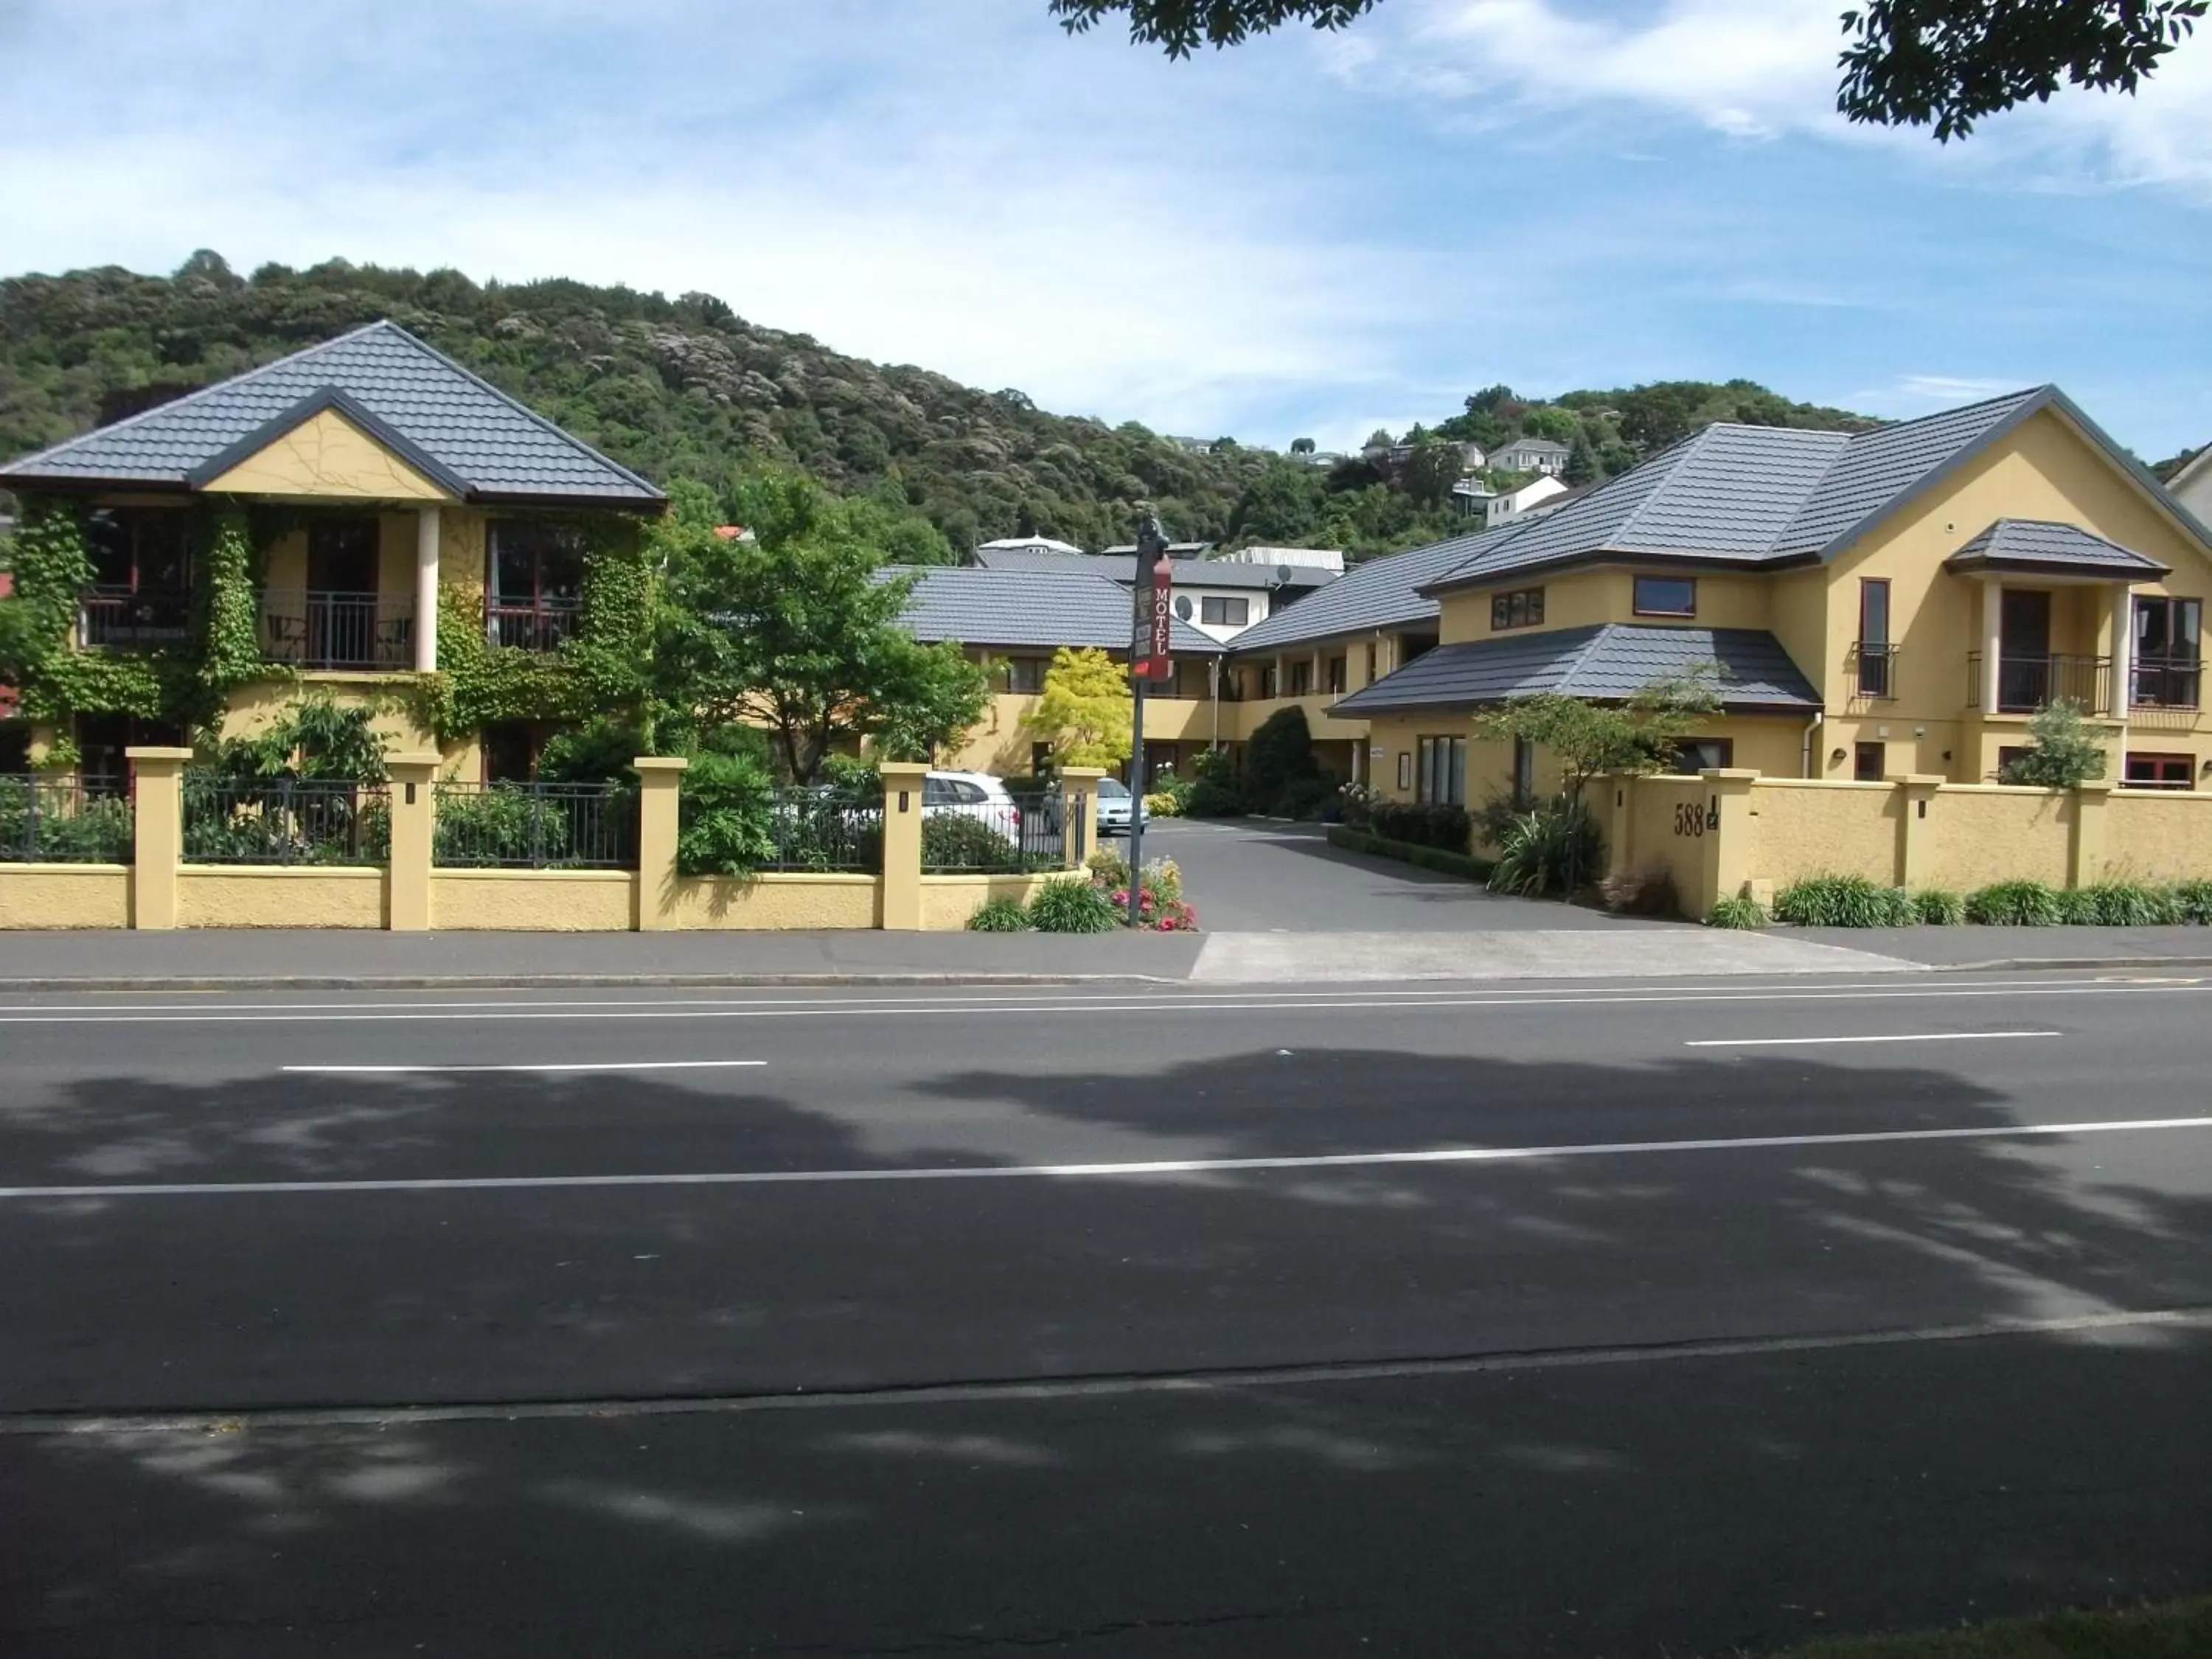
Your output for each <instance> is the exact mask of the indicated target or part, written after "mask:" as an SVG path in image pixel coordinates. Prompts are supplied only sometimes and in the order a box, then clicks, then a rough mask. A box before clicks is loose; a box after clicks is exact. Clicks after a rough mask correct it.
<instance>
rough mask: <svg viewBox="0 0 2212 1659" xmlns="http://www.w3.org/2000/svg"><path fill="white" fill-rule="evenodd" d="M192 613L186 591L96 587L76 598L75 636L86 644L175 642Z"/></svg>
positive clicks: (174, 643)
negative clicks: (142, 590) (148, 590)
mask: <svg viewBox="0 0 2212 1659" xmlns="http://www.w3.org/2000/svg"><path fill="white" fill-rule="evenodd" d="M191 613H192V596H191V594H189V593H179V592H138V591H137V590H135V589H132V588H130V587H107V586H101V587H95V588H94V589H93V590H92V591H91V592H88V593H87V594H86V595H85V596H84V597H83V598H82V599H80V600H78V601H77V622H76V627H77V638H78V639H80V640H81V641H83V642H84V643H85V644H87V645H106V646H121V647H125V648H129V647H144V646H158V645H178V644H181V643H182V642H183V641H184V638H185V632H186V629H187V626H188V624H189V623H190V622H191Z"/></svg>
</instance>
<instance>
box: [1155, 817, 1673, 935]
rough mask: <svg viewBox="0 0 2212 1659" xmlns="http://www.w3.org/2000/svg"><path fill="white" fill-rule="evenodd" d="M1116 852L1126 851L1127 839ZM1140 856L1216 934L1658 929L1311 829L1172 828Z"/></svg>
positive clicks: (1217, 823) (1240, 822)
mask: <svg viewBox="0 0 2212 1659" xmlns="http://www.w3.org/2000/svg"><path fill="white" fill-rule="evenodd" d="M1115 844H1117V845H1119V846H1120V847H1121V850H1122V851H1123V853H1125V854H1126V853H1127V850H1128V843H1127V841H1126V839H1122V838H1119V837H1116V838H1115ZM1145 856H1146V858H1147V859H1154V858H1159V857H1163V856H1164V857H1169V858H1172V859H1174V860H1175V861H1176V864H1178V865H1180V866H1182V874H1183V886H1184V889H1185V890H1186V892H1187V893H1188V896H1189V898H1190V901H1191V902H1192V903H1193V904H1194V905H1196V906H1197V907H1198V915H1199V920H1200V922H1201V923H1202V924H1203V925H1204V926H1205V927H1206V929H1207V930H1208V931H1209V932H1212V933H1523V932H1528V933H1533V932H1548V933H1556V932H1559V931H1560V930H1562V929H1582V928H1607V929H1616V930H1617V929H1620V928H1626V927H1634V928H1648V927H1666V926H1667V925H1668V924H1666V923H1663V922H1649V921H1623V920H1621V919H1620V918H1617V917H1613V916H1607V915H1600V914H1599V913H1597V912H1595V911H1593V910H1586V909H1583V908H1579V907H1577V906H1575V905H1571V904H1558V903H1552V902H1544V901H1539V900H1535V899H1517V898H1504V897H1501V896H1498V895H1497V894H1495V893H1490V892H1486V891H1485V890H1483V889H1482V888H1480V886H1477V885H1476V884H1474V883H1473V882H1470V881H1463V880H1462V879H1461V878H1458V877H1456V876H1444V875H1438V874H1437V873H1436V872H1433V871H1429V870H1417V869H1415V868H1414V867H1413V866H1412V865H1409V864H1400V863H1398V862H1397V861H1396V860H1394V859H1378V858H1369V857H1367V856H1365V855H1364V854H1358V853H1347V852H1345V851H1343V850H1341V849H1340V848H1334V847H1331V846H1330V845H1329V844H1328V832H1327V831H1326V830H1325V829H1323V828H1322V826H1321V825H1320V824H1317V823H1269V822H1266V821H1263V820H1260V819H1170V820H1165V821H1162V822H1158V823H1153V824H1152V825H1150V826H1149V827H1148V828H1147V829H1146V831H1145Z"/></svg>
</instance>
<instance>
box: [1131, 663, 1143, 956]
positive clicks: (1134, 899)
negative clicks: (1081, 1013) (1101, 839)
mask: <svg viewBox="0 0 2212 1659" xmlns="http://www.w3.org/2000/svg"><path fill="white" fill-rule="evenodd" d="M1145 678H1146V677H1145V676H1144V675H1142V674H1138V675H1134V676H1132V677H1131V678H1130V681H1129V696H1130V706H1129V723H1130V728H1131V729H1130V732H1129V777H1130V784H1129V793H1130V794H1131V795H1133V796H1134V797H1135V799H1133V800H1132V801H1131V802H1130V803H1129V926H1130V927H1142V926H1143V925H1144V919H1145Z"/></svg>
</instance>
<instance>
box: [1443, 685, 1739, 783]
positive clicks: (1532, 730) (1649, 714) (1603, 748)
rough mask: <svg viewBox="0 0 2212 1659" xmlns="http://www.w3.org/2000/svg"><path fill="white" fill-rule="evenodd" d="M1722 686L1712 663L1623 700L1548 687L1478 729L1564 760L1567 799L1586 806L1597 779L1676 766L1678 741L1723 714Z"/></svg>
mask: <svg viewBox="0 0 2212 1659" xmlns="http://www.w3.org/2000/svg"><path fill="white" fill-rule="evenodd" d="M1720 708H1721V701H1720V696H1719V693H1718V690H1717V671H1716V670H1713V669H1711V668H1707V669H1704V670H1701V671H1692V672H1690V673H1686V674H1681V675H1675V676H1670V677H1668V678H1662V679H1657V680H1654V681H1652V682H1651V683H1650V684H1649V685H1646V686H1644V688H1643V689H1642V690H1639V691H1638V692H1637V693H1636V694H1635V695H1634V696H1631V697H1628V698H1626V700H1624V701H1622V702H1590V701H1589V700H1587V699H1586V698H1583V697H1571V696H1565V694H1563V693H1561V692H1557V691H1543V692H1539V693H1537V694H1535V695H1534V696H1526V697H1515V698H1512V699H1510V701H1508V702H1504V703H1501V704H1499V705H1498V707H1496V708H1486V709H1483V710H1480V711H1479V712H1478V713H1477V714H1476V715H1475V717H1474V732H1475V736H1476V737H1478V738H1483V739H1486V740H1488V741H1490V742H1494V743H1511V742H1515V741H1516V740H1517V741H1519V742H1523V743H1529V744H1534V745H1535V746H1536V747H1537V748H1539V749H1542V750H1547V751H1548V752H1549V753H1550V754H1551V755H1552V756H1553V758H1555V759H1556V760H1557V761H1558V762H1559V793H1560V795H1561V797H1562V798H1563V799H1565V800H1566V801H1568V802H1570V803H1572V804H1574V805H1580V804H1581V802H1582V798H1583V790H1584V789H1585V788H1587V787H1589V781H1590V780H1591V779H1592V778H1595V777H1597V776H1599V775H1603V774H1608V773H1629V774H1641V773H1646V772H1659V771H1663V770H1665V769H1667V768H1668V767H1669V766H1671V765H1673V764H1674V750H1675V747H1676V745H1677V744H1680V742H1681V740H1682V739H1683V738H1686V737H1687V736H1689V735H1690V733H1691V732H1694V731H1696V730H1697V729H1698V727H1699V726H1701V725H1703V724H1704V723H1705V721H1706V720H1710V719H1711V717H1712V716H1713V715H1715V714H1718V713H1719V712H1720Z"/></svg>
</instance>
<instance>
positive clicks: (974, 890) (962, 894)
mask: <svg viewBox="0 0 2212 1659" xmlns="http://www.w3.org/2000/svg"><path fill="white" fill-rule="evenodd" d="M1067 874H1068V872H1066V871H1065V870H1057V871H1048V872H1045V873H1043V874H1042V875H1034V876H924V877H923V878H921V926H922V931H923V932H925V933H951V932H954V931H956V930H957V929H960V928H963V927H967V925H968V918H969V917H970V916H972V915H975V911H976V908H977V907H979V906H980V905H981V904H982V903H983V902H985V901H986V900H988V899H994V898H1010V899H1012V900H1013V901H1014V902H1015V903H1017V904H1027V903H1028V902H1030V899H1032V898H1034V897H1035V896H1036V890H1037V889H1038V888H1040V887H1042V886H1043V885H1044V884H1045V883H1047V882H1048V881H1051V880H1054V878H1061V879H1065V878H1066V876H1067Z"/></svg>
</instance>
